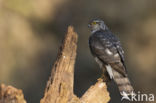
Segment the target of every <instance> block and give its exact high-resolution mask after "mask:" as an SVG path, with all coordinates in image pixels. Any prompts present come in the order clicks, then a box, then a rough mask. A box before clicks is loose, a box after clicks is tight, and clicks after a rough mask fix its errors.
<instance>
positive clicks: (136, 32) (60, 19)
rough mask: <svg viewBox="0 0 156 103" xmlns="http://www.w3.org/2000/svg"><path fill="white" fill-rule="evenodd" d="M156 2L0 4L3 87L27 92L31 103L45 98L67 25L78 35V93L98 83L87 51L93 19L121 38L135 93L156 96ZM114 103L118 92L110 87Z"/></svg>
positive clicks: (14, 0)
mask: <svg viewBox="0 0 156 103" xmlns="http://www.w3.org/2000/svg"><path fill="white" fill-rule="evenodd" d="M155 10H156V1H154V0H137V1H136V0H129V1H123V0H118V1H116V0H109V1H108V0H96V1H95V0H79V1H74V0H0V83H6V84H10V85H13V86H15V87H17V88H21V89H23V90H24V94H25V98H26V99H27V101H28V102H29V103H37V102H39V100H40V98H41V97H42V96H43V92H44V88H45V85H46V81H47V80H48V77H49V75H50V71H51V67H52V64H53V62H54V61H55V58H56V55H57V51H58V48H59V46H60V43H61V40H62V38H63V36H64V34H65V33H66V29H67V26H68V25H73V26H74V27H75V30H76V32H78V34H79V42H78V55H77V61H76V70H75V90H74V91H75V93H76V94H77V95H78V96H81V95H82V94H83V93H84V92H85V90H86V89H87V88H89V86H90V85H92V84H93V83H95V82H96V79H97V78H98V77H100V69H99V67H98V65H97V64H96V63H95V61H94V59H93V57H92V55H91V53H90V51H89V47H88V37H89V35H90V31H89V30H88V28H87V23H88V21H89V20H90V19H93V18H97V17H99V18H101V19H103V20H104V21H105V23H106V24H107V25H108V27H109V28H110V29H111V30H112V32H113V33H115V34H117V36H119V38H120V40H121V42H122V44H123V47H124V50H125V57H126V65H127V68H128V73H129V77H130V78H131V81H132V84H133V85H134V87H135V89H136V91H141V92H142V93H155V94H156V88H155V87H156V82H155V81H156V75H155V72H156V69H155V67H156V63H155V60H156V48H155V44H156V31H155V27H156V12H155ZM110 91H111V94H112V95H111V96H112V98H113V100H112V101H111V103H114V102H115V101H116V102H117V101H118V102H119V101H120V97H119V95H118V96H116V94H118V90H117V89H114V85H111V86H110Z"/></svg>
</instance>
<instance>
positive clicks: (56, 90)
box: [41, 26, 110, 103]
mask: <svg viewBox="0 0 156 103" xmlns="http://www.w3.org/2000/svg"><path fill="white" fill-rule="evenodd" d="M76 49H77V33H75V32H74V30H73V27H71V26H70V27H69V28H68V32H67V34H66V36H65V38H64V41H63V44H62V46H61V49H60V51H59V54H58V57H57V60H56V62H55V64H54V66H53V68H52V73H51V77H50V79H49V81H48V83H47V87H46V90H45V94H44V97H43V99H42V100H41V103H108V101H109V100H110V97H109V93H108V91H107V86H106V84H105V83H104V82H103V81H102V80H100V81H98V82H97V83H96V84H95V85H94V86H91V87H90V88H89V90H87V91H86V93H85V94H84V95H83V96H82V97H81V98H78V97H77V96H76V95H74V93H73V81H74V64H75V58H76Z"/></svg>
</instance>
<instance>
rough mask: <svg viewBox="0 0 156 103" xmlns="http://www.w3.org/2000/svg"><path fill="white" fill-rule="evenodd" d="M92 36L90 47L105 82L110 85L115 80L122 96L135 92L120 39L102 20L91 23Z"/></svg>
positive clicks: (89, 25)
mask: <svg viewBox="0 0 156 103" xmlns="http://www.w3.org/2000/svg"><path fill="white" fill-rule="evenodd" d="M88 27H89V28H90V31H91V35H90V36H89V47H90V51H91V54H92V55H93V57H94V58H95V61H96V62H97V63H98V64H99V66H100V68H101V69H102V71H103V73H102V78H103V81H105V82H106V83H108V82H109V81H112V80H114V82H115V83H116V84H117V86H118V89H119V92H120V94H123V93H127V94H130V93H131V92H133V91H134V89H133V87H132V85H131V83H130V80H129V78H128V75H127V69H126V66H125V59H124V51H123V48H122V46H121V42H120V40H119V38H118V37H117V36H116V35H114V34H113V33H112V32H111V31H110V29H109V28H108V27H107V25H106V24H105V23H104V21H103V20H101V19H93V20H91V21H90V22H89V24H88Z"/></svg>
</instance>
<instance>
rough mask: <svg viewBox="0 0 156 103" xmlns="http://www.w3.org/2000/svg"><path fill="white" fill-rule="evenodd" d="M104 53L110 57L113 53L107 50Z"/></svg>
mask: <svg viewBox="0 0 156 103" xmlns="http://www.w3.org/2000/svg"><path fill="white" fill-rule="evenodd" d="M105 51H106V53H107V54H108V55H112V54H113V53H112V52H111V51H110V50H109V49H108V48H107V49H106V50H105Z"/></svg>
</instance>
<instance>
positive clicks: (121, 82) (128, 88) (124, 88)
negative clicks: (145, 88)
mask: <svg viewBox="0 0 156 103" xmlns="http://www.w3.org/2000/svg"><path fill="white" fill-rule="evenodd" d="M113 75H114V81H115V83H116V84H117V85H118V88H119V91H120V94H121V93H123V92H125V93H128V94H131V93H132V92H134V89H133V87H132V85H131V83H130V81H129V79H128V77H127V76H123V75H122V74H120V73H119V72H117V71H115V70H113Z"/></svg>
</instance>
